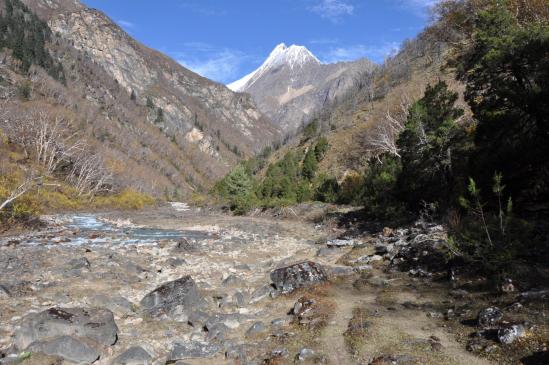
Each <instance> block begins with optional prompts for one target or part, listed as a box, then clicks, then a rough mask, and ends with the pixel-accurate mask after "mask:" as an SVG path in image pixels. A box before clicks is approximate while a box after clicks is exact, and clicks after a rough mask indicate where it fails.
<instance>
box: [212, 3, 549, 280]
mask: <svg viewBox="0 0 549 365" xmlns="http://www.w3.org/2000/svg"><path fill="white" fill-rule="evenodd" d="M547 8H548V7H547V4H546V3H545V2H543V1H525V2H521V1H506V2H494V1H489V0H487V1H446V2H442V3H441V4H439V5H438V6H437V8H436V9H435V12H436V17H437V20H436V21H435V22H434V23H433V24H432V25H431V26H429V27H428V28H427V29H426V30H425V31H424V32H423V33H422V34H420V35H419V36H418V38H417V39H414V40H411V41H409V42H407V43H405V44H404V45H403V46H402V50H401V51H400V53H399V54H398V55H396V56H395V57H394V58H392V59H390V60H387V61H386V63H385V64H384V65H383V67H382V68H381V69H380V70H378V71H377V72H375V73H374V74H373V75H372V76H369V77H368V78H367V79H363V80H361V82H359V83H358V84H357V85H356V87H355V89H354V90H353V91H352V92H350V93H349V94H348V96H347V97H346V98H345V99H344V100H342V101H340V102H339V103H337V104H335V105H332V106H331V107H330V108H328V109H326V110H324V111H323V112H322V113H320V115H318V117H317V118H316V119H315V120H314V121H313V122H312V123H311V124H310V125H309V126H308V127H307V128H305V130H304V131H303V133H302V134H301V135H300V136H298V138H296V139H295V140H293V141H292V142H290V144H289V145H288V146H285V147H283V148H282V149H281V150H280V151H278V152H276V153H275V154H274V157H272V158H265V157H264V158H259V159H256V160H253V161H251V162H249V163H248V164H244V165H243V167H239V168H238V169H237V170H235V171H233V172H232V173H231V174H229V175H228V176H227V177H226V178H225V180H224V181H222V182H221V183H220V184H219V185H218V190H219V191H221V195H222V196H225V197H228V199H229V200H230V201H231V206H232V207H233V209H235V210H236V211H243V210H249V209H250V208H251V207H254V206H264V207H268V206H273V205H275V206H276V205H288V204H294V203H296V202H297V203H298V202H304V201H310V200H320V201H324V202H330V203H347V204H348V203H351V204H355V205H363V206H364V207H365V212H364V214H365V215H366V216H367V217H368V219H373V220H383V221H393V222H403V221H406V220H408V219H413V218H414V217H417V216H418V215H423V216H425V215H427V216H429V217H431V218H432V219H442V220H445V221H446V222H447V223H448V224H449V226H450V229H451V231H452V234H453V236H452V237H453V240H452V242H453V243H454V244H455V246H454V247H452V250H451V252H452V254H453V255H455V256H457V257H460V258H461V259H464V260H471V261H473V262H483V263H484V264H485V267H486V268H489V269H490V270H495V271H500V270H504V269H505V268H509V267H510V266H509V265H510V264H511V263H512V261H513V260H517V257H518V256H520V255H521V253H520V251H521V247H522V246H521V245H523V242H524V241H525V240H526V241H528V242H530V248H531V250H532V252H530V253H539V252H541V251H539V250H542V251H543V252H546V249H547V247H546V245H544V244H543V243H542V242H543V241H544V239H543V237H542V236H539V232H540V230H541V231H543V230H544V229H547V227H545V228H543V227H542V226H543V219H542V218H541V217H546V216H547V213H548V212H549V200H548V198H549V196H548V193H549V189H548V185H547V181H548V178H549V175H548V174H549V160H548V159H547V156H549V149H548V148H549V134H548V126H549V119H548V117H547V116H548V115H549V114H548V107H549V90H548V88H547V86H546V85H547V84H548V83H549V24H548V21H549V16H548V14H549V13H548V9H547ZM319 145H322V146H324V147H322V150H323V151H324V150H327V152H323V153H320V154H319V153H315V151H316V150H317V148H318V146H319ZM258 161H259V162H258ZM258 164H259V167H258V168H255V167H254V168H250V165H251V166H257V165H258ZM262 166H265V167H264V168H261V167H262ZM242 181H245V183H244V184H239V182H242ZM227 187H228V188H227ZM243 197H245V198H243ZM242 202H246V203H242ZM250 202H252V203H250ZM540 224H541V225H542V226H540ZM534 256H535V255H534Z"/></svg>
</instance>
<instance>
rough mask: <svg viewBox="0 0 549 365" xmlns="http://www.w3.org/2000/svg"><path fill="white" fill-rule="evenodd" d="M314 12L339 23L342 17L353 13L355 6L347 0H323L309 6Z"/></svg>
mask: <svg viewBox="0 0 549 365" xmlns="http://www.w3.org/2000/svg"><path fill="white" fill-rule="evenodd" d="M309 10H311V11H312V12H314V13H316V14H318V15H320V17H322V18H324V19H328V20H330V21H331V22H333V23H337V22H339V21H340V20H341V18H342V17H344V16H347V15H353V13H354V11H355V7H354V6H353V5H352V4H350V3H348V2H347V1H346V0H321V1H320V2H319V3H318V4H316V5H314V6H311V7H310V8H309Z"/></svg>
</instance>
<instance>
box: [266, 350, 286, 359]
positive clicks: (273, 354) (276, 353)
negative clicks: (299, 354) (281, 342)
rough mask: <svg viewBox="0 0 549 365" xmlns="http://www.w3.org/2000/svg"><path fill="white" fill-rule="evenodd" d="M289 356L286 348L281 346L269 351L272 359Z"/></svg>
mask: <svg viewBox="0 0 549 365" xmlns="http://www.w3.org/2000/svg"><path fill="white" fill-rule="evenodd" d="M288 356H290V353H289V352H288V349H286V348H282V349H274V350H273V351H271V358H273V359H279V358H284V357H288Z"/></svg>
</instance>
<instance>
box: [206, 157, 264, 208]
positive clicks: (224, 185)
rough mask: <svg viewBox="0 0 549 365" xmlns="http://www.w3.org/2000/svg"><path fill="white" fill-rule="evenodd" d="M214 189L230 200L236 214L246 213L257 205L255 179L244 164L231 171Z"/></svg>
mask: <svg viewBox="0 0 549 365" xmlns="http://www.w3.org/2000/svg"><path fill="white" fill-rule="evenodd" d="M214 190H215V191H216V192H217V194H218V195H220V196H222V197H224V198H226V199H227V200H228V201H229V203H230V206H231V210H233V211H234V212H235V213H236V214H245V213H247V212H248V211H249V210H250V209H252V208H253V207H254V205H255V200H256V197H255V193H254V180H253V178H252V176H251V174H250V172H249V171H248V170H247V168H246V166H244V165H243V164H239V165H237V166H236V167H235V168H234V169H233V170H232V171H231V172H229V173H228V174H227V175H226V176H225V177H224V178H223V179H222V180H221V181H220V182H218V183H217V184H216V186H215V188H214Z"/></svg>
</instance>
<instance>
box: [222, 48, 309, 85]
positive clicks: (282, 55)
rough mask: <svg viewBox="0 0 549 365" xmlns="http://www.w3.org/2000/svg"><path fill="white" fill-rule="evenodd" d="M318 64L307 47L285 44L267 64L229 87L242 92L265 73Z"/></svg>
mask: <svg viewBox="0 0 549 365" xmlns="http://www.w3.org/2000/svg"><path fill="white" fill-rule="evenodd" d="M311 63H312V64H318V65H320V61H319V60H318V58H316V57H315V56H314V55H313V54H312V53H311V52H310V51H309V50H308V49H307V48H306V47H304V46H297V45H294V44H293V45H291V46H289V47H288V46H286V44H284V43H280V44H279V45H277V46H276V47H275V48H274V49H273V50H272V52H271V54H270V55H269V57H267V59H266V60H265V62H263V64H262V65H261V66H260V67H259V68H258V69H257V70H255V71H253V72H252V73H250V74H248V75H246V76H244V77H243V78H241V79H240V80H237V81H235V82H233V83H231V84H229V85H227V87H228V88H229V89H231V90H233V91H242V90H244V89H245V88H247V87H249V86H250V85H252V84H253V83H254V82H255V81H256V80H257V79H259V78H260V77H261V75H263V74H264V73H265V72H267V71H269V70H271V69H273V68H275V67H278V66H282V65H288V66H289V67H290V68H291V69H292V70H293V69H295V68H298V67H301V68H302V67H304V66H305V65H308V64H311Z"/></svg>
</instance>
